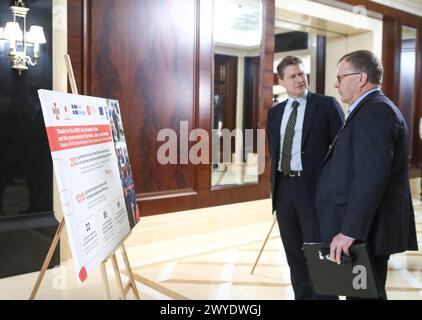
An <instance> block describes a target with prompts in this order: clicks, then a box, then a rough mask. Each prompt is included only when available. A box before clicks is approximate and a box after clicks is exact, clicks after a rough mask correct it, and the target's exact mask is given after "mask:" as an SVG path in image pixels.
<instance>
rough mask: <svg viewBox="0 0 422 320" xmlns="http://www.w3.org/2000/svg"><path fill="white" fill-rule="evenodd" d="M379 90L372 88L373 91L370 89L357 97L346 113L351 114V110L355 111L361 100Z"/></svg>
mask: <svg viewBox="0 0 422 320" xmlns="http://www.w3.org/2000/svg"><path fill="white" fill-rule="evenodd" d="M380 90H381V89H380V88H378V87H377V88H374V89H371V90H369V91H366V92H365V93H363V94H361V95H360V96H359V98H357V99H356V100H355V102H353V103H352V104H351V105H350V107H349V109H348V112H349V114H351V113H352V112H353V110H355V109H356V107H357V106H358V105H359V103H361V102H362V100H363V99H365V97H367V96H368V95H369V94H371V93H372V92H375V91H380Z"/></svg>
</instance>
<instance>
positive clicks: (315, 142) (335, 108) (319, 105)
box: [267, 92, 344, 211]
mask: <svg viewBox="0 0 422 320" xmlns="http://www.w3.org/2000/svg"><path fill="white" fill-rule="evenodd" d="M286 103H287V101H284V102H281V103H279V104H276V105H275V106H274V107H272V108H271V109H270V110H269V111H268V117H267V138H268V144H269V151H270V157H271V176H270V177H271V195H272V203H273V211H274V210H275V208H276V200H277V199H275V198H276V197H275V196H274V195H275V194H276V193H275V183H276V181H275V175H276V170H277V164H278V161H279V156H280V125H281V121H282V118H283V113H284V108H285V107H286ZM343 121H344V114H343V110H342V109H341V107H340V105H339V103H338V102H337V101H336V100H335V99H334V98H333V97H328V96H323V95H319V94H315V93H311V92H308V96H307V100H306V109H305V117H304V120H303V132H302V166H303V177H304V179H305V181H306V184H307V186H308V188H309V191H310V192H311V194H312V195H313V194H314V193H315V188H316V175H317V171H318V169H319V167H320V166H321V163H322V160H323V159H324V156H325V155H326V154H327V151H328V148H329V146H330V144H331V142H332V141H333V140H334V137H335V136H336V134H337V132H338V130H339V129H340V128H341V126H342V125H343Z"/></svg>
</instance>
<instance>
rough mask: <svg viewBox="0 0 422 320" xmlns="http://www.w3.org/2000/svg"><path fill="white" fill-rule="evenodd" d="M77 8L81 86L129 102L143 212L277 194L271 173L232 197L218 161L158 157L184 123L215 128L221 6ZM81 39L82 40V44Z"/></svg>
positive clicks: (268, 26) (268, 95)
mask: <svg viewBox="0 0 422 320" xmlns="http://www.w3.org/2000/svg"><path fill="white" fill-rule="evenodd" d="M68 5H69V6H70V7H72V8H73V10H69V17H68V19H69V20H70V21H73V22H75V23H74V24H69V29H71V28H73V29H74V30H69V34H70V35H74V36H73V38H69V43H70V44H71V45H72V46H76V47H72V46H70V52H71V57H72V60H73V65H74V68H75V71H76V70H78V69H79V70H78V71H77V72H75V73H76V74H78V75H81V77H82V79H78V81H79V84H82V86H83V87H84V93H85V94H89V95H96V96H102V97H110V98H114V99H118V100H119V102H120V105H121V109H122V118H123V125H124V127H125V133H126V138H127V143H128V149H129V155H130V159H131V164H132V172H133V174H134V181H135V186H136V189H137V195H138V200H139V201H140V207H141V215H143V216H146V215H150V214H156V213H164V212H170V211H178V210H185V209H193V208H200V207H206V206H210V205H217V204H226V203H234V202H239V201H248V200H255V199H262V198H266V197H268V196H269V191H268V190H269V185H268V172H267V171H268V168H267V171H266V176H262V177H261V179H260V181H261V183H260V184H256V185H248V186H241V187H236V188H230V192H227V189H224V190H222V189H217V190H211V167H210V165H209V164H200V165H196V166H193V165H166V166H162V165H160V164H159V163H158V161H157V159H156V156H157V150H158V147H159V146H160V145H161V144H162V143H158V142H157V141H156V139H157V134H158V131H159V130H160V129H164V128H170V129H173V130H174V131H176V132H177V133H179V122H180V121H188V122H189V128H188V129H189V130H190V129H192V128H201V129H204V130H206V131H207V132H208V133H210V131H211V122H212V119H211V108H212V103H213V99H212V97H213V94H212V81H213V80H212V72H213V68H212V61H213V47H212V23H213V19H212V11H213V10H212V1H208V0H190V1H187V0H177V1H162V0H160V1H157V0H145V1H137V0H119V1H116V0H96V1H95V6H94V5H92V2H91V1H87V0H84V1H81V0H68ZM77 8H79V12H77V10H75V9H77ZM264 8H265V11H266V17H267V18H266V20H265V28H264V32H265V39H264V43H263V44H264V46H265V51H263V52H262V56H261V58H262V59H263V68H262V69H261V73H260V78H261V80H260V83H261V86H260V94H259V96H260V100H259V105H260V106H261V109H260V110H261V114H260V119H261V121H260V124H259V127H260V128H265V122H266V120H265V119H266V114H267V110H268V108H269V107H270V106H271V102H272V82H273V78H272V75H273V73H272V60H273V51H274V0H269V1H265V5H264ZM75 15H76V16H75ZM81 17H82V18H81ZM78 21H81V22H80V25H77V24H78ZM76 34H79V35H81V34H82V38H83V39H82V42H81V43H79V42H78V41H77V38H76V37H75V35H76ZM82 48H84V49H82ZM81 53H82V61H77V59H76V60H75V59H74V57H73V55H74V54H75V55H78V56H81Z"/></svg>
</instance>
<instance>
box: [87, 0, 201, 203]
mask: <svg viewBox="0 0 422 320" xmlns="http://www.w3.org/2000/svg"><path fill="white" fill-rule="evenodd" d="M90 10H91V18H90V21H91V23H90V26H91V28H92V31H91V37H92V41H91V43H92V52H91V60H92V64H91V66H92V69H91V70H90V74H91V77H90V79H91V81H90V84H91V86H90V92H89V93H90V94H91V95H94V96H106V97H110V98H114V99H118V100H119V101H120V103H121V110H122V118H123V123H124V127H125V132H126V135H127V141H128V149H129V152H130V158H131V159H132V168H133V172H134V173H135V176H134V182H135V185H136V186H137V191H138V194H140V196H142V195H143V194H148V196H151V195H152V193H155V192H163V191H174V190H186V189H188V190H193V189H194V167H193V166H192V165H170V164H169V165H164V166H163V165H160V164H159V163H158V161H157V151H158V149H159V147H160V145H162V142H157V135H158V132H159V131H160V130H161V129H167V128H168V129H172V130H174V131H175V132H176V133H177V134H178V136H179V146H180V143H181V140H182V138H181V137H180V136H181V135H180V130H179V128H180V122H181V121H188V122H189V131H190V130H191V129H192V124H193V120H194V114H193V110H194V109H195V106H194V93H195V90H194V82H193V81H194V77H193V75H194V72H195V63H196V61H195V59H196V57H195V50H194V48H195V41H196V39H195V29H196V28H195V13H196V12H195V1H194V0H190V1H186V0H177V1H155V0H148V1H138V0H125V1H114V0H102V1H96V4H95V6H91V7H90ZM181 17H183V18H181ZM142 31H147V32H142Z"/></svg>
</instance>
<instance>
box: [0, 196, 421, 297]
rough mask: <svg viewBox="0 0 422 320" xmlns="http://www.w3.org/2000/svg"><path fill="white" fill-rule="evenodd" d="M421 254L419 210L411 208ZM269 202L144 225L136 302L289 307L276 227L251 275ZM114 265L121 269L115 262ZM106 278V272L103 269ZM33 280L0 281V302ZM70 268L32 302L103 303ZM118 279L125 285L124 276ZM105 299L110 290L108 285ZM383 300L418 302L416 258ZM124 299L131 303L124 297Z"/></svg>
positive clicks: (404, 257) (405, 263) (139, 230)
mask: <svg viewBox="0 0 422 320" xmlns="http://www.w3.org/2000/svg"><path fill="white" fill-rule="evenodd" d="M414 204H415V210H416V215H417V217H416V222H417V230H418V239H419V243H420V244H419V245H420V247H422V203H421V202H420V201H414ZM270 211H271V210H270V201H269V200H262V201H254V202H248V203H241V204H234V205H228V206H220V207H214V208H206V209H201V210H191V211H185V212H178V213H172V214H167V215H160V216H154V217H146V218H144V219H142V220H141V222H140V224H138V225H137V227H136V228H135V229H134V231H133V233H132V235H131V236H130V238H129V239H128V240H127V241H126V248H127V252H128V255H129V259H130V261H131V264H132V268H133V270H134V273H135V279H136V282H137V285H138V288H139V291H140V294H141V298H143V299H148V300H151V299H161V300H173V299H245V300H262V299H270V300H281V299H292V298H293V292H292V288H291V285H290V280H289V269H288V266H287V263H286V259H285V256H284V252H283V248H282V245H281V240H280V236H279V233H278V228H277V226H276V227H275V228H274V230H273V231H272V233H271V235H270V238H269V241H268V243H267V246H266V247H265V250H264V252H263V254H262V256H261V259H260V261H259V264H258V266H257V268H256V269H255V272H254V274H253V275H251V269H252V267H253V264H254V262H255V260H256V258H257V256H258V253H259V249H260V248H261V246H262V243H263V240H264V239H265V237H266V235H267V233H268V231H269V230H270V227H271V225H272V222H273V220H272V219H273V217H272V216H271V213H270ZM119 265H121V266H123V263H122V262H121V261H120V263H119ZM108 268H109V269H108V270H107V271H108V273H109V275H110V277H109V278H112V267H111V265H110V266H108ZM36 275H37V274H36V273H33V274H27V275H22V276H18V277H13V278H8V279H1V280H0V299H27V298H28V296H29V293H30V290H31V289H32V286H33V285H34V282H35V277H36ZM75 278H76V277H75V274H74V272H73V267H72V264H71V261H69V262H67V263H66V264H64V265H63V266H62V267H60V268H57V269H55V270H49V271H48V272H47V275H46V279H45V280H44V281H43V284H42V286H41V289H40V292H39V294H38V296H37V298H38V299H103V298H104V293H103V292H104V290H103V287H102V285H101V277H100V274H99V272H96V273H94V274H92V275H90V278H89V279H88V280H87V281H86V283H84V284H79V283H77V282H76V280H75ZM124 278H125V279H127V278H126V277H125V276H124ZM111 284H112V288H111V291H112V296H113V297H116V296H117V292H118V291H117V286H114V284H115V281H113V280H111ZM387 292H388V296H389V298H390V299H412V300H413V299H415V300H422V252H421V251H419V252H408V253H402V254H397V255H394V256H393V257H392V258H391V260H390V266H389V274H388V280H387ZM129 299H133V296H132V295H129Z"/></svg>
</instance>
